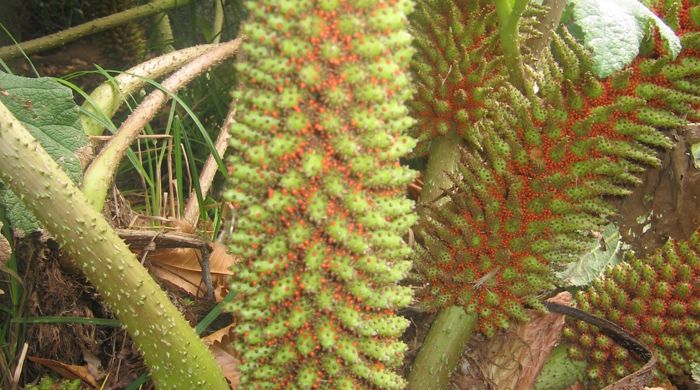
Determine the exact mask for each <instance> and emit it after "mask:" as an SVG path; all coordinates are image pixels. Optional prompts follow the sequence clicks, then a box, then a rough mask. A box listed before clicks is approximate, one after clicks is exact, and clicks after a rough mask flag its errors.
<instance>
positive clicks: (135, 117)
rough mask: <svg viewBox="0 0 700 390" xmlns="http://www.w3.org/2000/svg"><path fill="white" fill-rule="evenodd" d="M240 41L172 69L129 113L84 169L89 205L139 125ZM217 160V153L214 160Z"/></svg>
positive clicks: (96, 202) (102, 191) (101, 194)
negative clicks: (178, 68)
mask: <svg viewBox="0 0 700 390" xmlns="http://www.w3.org/2000/svg"><path fill="white" fill-rule="evenodd" d="M240 43H241V40H240V38H239V39H236V40H233V41H230V42H226V43H222V44H219V45H217V46H215V47H214V48H213V49H211V50H209V51H207V52H206V53H204V54H203V55H201V56H200V57H198V58H197V59H195V60H193V61H192V62H190V63H189V64H187V65H185V67H183V68H182V69H180V70H179V71H177V72H175V73H173V75H172V76H170V77H169V78H168V79H167V80H165V81H164V82H163V85H162V86H163V89H164V90H165V91H167V93H166V92H164V91H163V90H161V89H157V90H155V91H153V92H151V93H150V94H149V95H148V96H147V97H146V98H145V99H144V100H143V102H141V104H139V106H138V107H137V108H136V109H135V110H134V112H133V113H131V115H129V117H128V118H127V119H126V121H124V123H123V124H122V125H121V126H120V128H119V130H118V131H117V134H116V135H115V136H114V137H112V139H111V140H110V141H109V143H107V145H105V147H104V148H102V151H100V154H98V155H97V157H95V159H94V160H93V161H92V163H91V164H90V166H89V167H88V169H87V170H86V171H85V175H84V177H83V193H85V196H86V197H87V199H88V201H89V202H90V204H91V205H92V206H93V207H95V208H97V209H98V210H101V209H102V205H103V204H104V201H105V199H106V197H107V191H108V190H109V188H110V186H111V184H112V180H113V178H114V175H115V174H116V171H117V168H118V166H119V162H120V161H121V160H122V158H123V157H124V154H125V153H126V151H127V149H128V148H129V146H130V145H131V143H132V142H133V141H134V140H135V139H136V137H137V136H138V135H139V133H140V132H141V129H142V128H143V126H145V125H146V124H147V123H148V122H149V121H150V120H151V119H152V118H153V116H155V114H156V113H157V112H158V111H159V110H160V108H161V107H162V106H163V105H164V104H165V103H166V102H167V101H168V99H169V98H170V97H171V96H174V95H175V93H177V91H178V90H179V89H180V88H181V87H182V86H183V85H186V84H187V83H189V82H190V81H192V80H193V79H194V78H195V77H196V76H198V75H199V74H201V73H203V72H204V71H206V70H207V69H209V68H210V67H212V66H214V65H216V64H218V63H220V62H221V61H224V60H225V59H226V58H228V57H230V56H232V55H233V54H234V53H235V52H236V50H237V49H238V46H240ZM216 157H219V156H216ZM219 161H220V157H219V159H218V161H217V162H219Z"/></svg>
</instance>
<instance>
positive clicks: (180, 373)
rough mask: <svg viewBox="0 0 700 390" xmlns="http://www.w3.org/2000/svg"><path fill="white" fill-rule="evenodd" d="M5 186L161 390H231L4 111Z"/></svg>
mask: <svg viewBox="0 0 700 390" xmlns="http://www.w3.org/2000/svg"><path fill="white" fill-rule="evenodd" d="M0 180H2V181H3V183H4V184H5V185H7V186H8V188H10V189H11V190H12V191H13V192H15V194H17V195H18V197H19V198H20V199H22V201H23V202H24V204H25V205H26V206H27V208H28V209H29V210H30V211H31V212H32V213H33V214H34V215H35V216H36V218H37V219H38V220H39V221H40V222H41V224H42V225H43V226H44V227H45V228H46V229H47V231H48V232H49V233H50V234H51V235H52V236H54V237H55V238H56V240H57V241H58V242H59V243H60V244H61V246H62V249H63V250H64V251H65V252H66V253H67V254H68V255H69V257H70V259H71V261H73V262H74V264H75V265H76V266H77V267H78V268H79V269H80V270H81V271H82V272H83V274H84V275H85V277H86V278H87V279H88V280H89V281H90V282H91V283H92V284H93V285H94V286H95V287H96V288H97V290H98V291H99V293H100V295H101V296H102V298H103V299H104V301H105V304H106V306H107V307H108V308H109V309H110V310H111V311H112V312H113V313H114V314H115V316H116V317H117V318H118V319H119V320H120V321H121V323H122V324H123V326H124V328H125V329H126V330H127V331H128V332H129V334H130V335H131V337H132V338H133V340H134V343H135V344H136V345H137V346H138V347H139V349H140V351H141V353H142V354H143V357H144V360H145V362H146V364H147V365H148V367H149V370H150V372H151V375H152V377H153V381H154V383H155V384H156V386H157V387H158V388H159V389H176V388H179V389H195V388H198V389H222V390H224V389H228V388H229V385H228V383H227V382H226V379H224V376H223V374H222V372H221V368H220V367H219V365H218V364H217V362H216V360H215V359H214V357H213V356H212V354H211V353H210V352H209V350H208V349H207V347H206V346H205V345H204V343H202V341H201V340H200V339H199V337H198V336H197V334H196V333H195V331H194V329H192V328H191V327H190V326H189V324H188V323H187V321H186V320H185V319H184V317H183V316H182V314H181V313H180V312H179V311H178V310H177V308H175V306H174V305H173V304H172V302H170V300H169V299H168V297H167V296H166V295H165V293H164V292H163V290H161V289H160V287H159V286H158V284H156V282H155V281H154V280H153V279H152V278H151V277H150V275H149V274H148V271H146V269H145V268H144V267H143V266H141V264H139V261H138V260H137V259H136V257H135V256H134V254H133V253H132V252H131V251H130V250H129V248H128V247H127V246H126V244H125V243H124V241H122V240H121V239H120V238H119V236H118V235H117V233H116V232H115V231H114V230H113V229H112V228H111V227H110V226H109V224H108V223H107V221H106V220H105V219H104V217H103V216H102V215H101V214H100V213H99V212H98V211H97V210H95V209H94V208H93V207H92V206H91V205H90V204H89V203H88V200H87V198H86V197H85V195H83V193H82V192H81V191H80V190H79V189H78V188H77V187H76V186H75V185H74V184H73V182H72V181H71V179H70V178H69V177H68V175H66V173H65V172H63V171H62V170H61V168H60V167H59V166H58V163H56V161H54V160H53V159H52V158H51V157H50V156H49V154H48V153H47V152H46V151H45V150H44V149H43V148H42V147H41V145H40V144H39V142H37V140H36V139H35V138H34V137H33V136H32V135H31V134H30V133H29V131H28V130H27V128H26V127H25V126H24V124H23V123H22V122H20V121H19V120H18V119H17V118H15V116H14V115H13V114H12V112H10V111H9V110H8V109H7V108H6V107H5V105H4V104H2V103H0Z"/></svg>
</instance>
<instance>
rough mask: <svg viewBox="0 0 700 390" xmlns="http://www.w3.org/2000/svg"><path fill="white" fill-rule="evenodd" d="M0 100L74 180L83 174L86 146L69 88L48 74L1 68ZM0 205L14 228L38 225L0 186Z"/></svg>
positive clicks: (27, 230)
mask: <svg viewBox="0 0 700 390" xmlns="http://www.w3.org/2000/svg"><path fill="white" fill-rule="evenodd" d="M0 101H1V102H2V103H3V104H5V105H6V106H7V108H9V110H10V111H11V112H12V113H13V114H14V115H15V116H16V117H17V119H19V120H20V121H21V122H22V123H24V125H25V126H26V127H27V129H29V131H30V132H31V133H32V135H33V136H34V137H35V138H36V139H37V140H38V141H39V143H41V146H42V147H43V148H44V149H46V151H47V152H48V153H49V155H50V156H51V157H52V158H53V159H54V160H56V161H57V162H58V163H59V165H60V166H61V168H63V170H64V171H65V172H66V173H67V174H68V176H69V177H70V178H71V179H72V180H73V181H74V182H76V183H77V182H79V181H80V179H81V178H82V167H81V164H80V160H79V159H78V157H77V155H78V154H80V153H82V152H84V151H85V150H87V149H88V148H89V144H88V139H87V137H86V136H85V134H83V131H82V129H81V126H80V122H79V121H78V106H77V105H76V104H75V102H74V101H73V94H72V92H71V90H70V89H69V88H67V87H64V86H63V85H61V84H59V83H58V82H57V81H55V80H53V79H50V78H27V77H20V76H14V75H10V74H7V73H2V72H0ZM0 205H2V206H3V207H5V208H6V209H7V215H8V217H9V220H10V222H11V224H12V227H13V229H15V230H16V231H21V232H24V233H30V232H33V231H36V230H38V229H39V224H38V222H37V221H36V219H35V218H34V216H33V215H32V214H31V213H30V212H29V211H27V209H26V208H25V207H24V205H23V204H22V202H21V201H20V200H19V199H18V198H17V196H15V194H14V193H12V192H11V191H9V190H7V189H5V188H2V187H1V186H0Z"/></svg>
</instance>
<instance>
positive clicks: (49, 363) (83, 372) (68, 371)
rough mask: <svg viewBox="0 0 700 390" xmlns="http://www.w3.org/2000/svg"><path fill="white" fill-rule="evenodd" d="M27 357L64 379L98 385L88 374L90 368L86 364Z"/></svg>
mask: <svg viewBox="0 0 700 390" xmlns="http://www.w3.org/2000/svg"><path fill="white" fill-rule="evenodd" d="M27 359H29V360H31V361H33V362H34V363H37V364H41V365H42V366H44V367H46V368H48V369H50V370H52V371H53V372H55V373H56V374H58V375H60V376H61V377H63V378H65V379H80V380H81V381H83V382H85V383H87V384H89V385H90V386H92V387H93V388H97V387H98V385H97V381H96V380H95V377H94V376H92V374H90V370H89V369H88V367H87V366H77V365H72V364H65V363H61V362H59V361H57V360H53V359H43V358H40V357H36V356H28V357H27Z"/></svg>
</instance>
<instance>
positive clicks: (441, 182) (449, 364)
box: [408, 131, 477, 390]
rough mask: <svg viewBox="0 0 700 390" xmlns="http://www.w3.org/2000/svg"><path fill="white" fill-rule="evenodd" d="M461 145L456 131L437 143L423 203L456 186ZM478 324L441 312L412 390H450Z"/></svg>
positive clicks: (458, 311)
mask: <svg viewBox="0 0 700 390" xmlns="http://www.w3.org/2000/svg"><path fill="white" fill-rule="evenodd" d="M460 144H461V139H460V137H459V135H457V134H456V133H455V132H454V131H453V132H450V133H448V134H447V135H445V136H443V137H440V138H437V139H435V140H434V141H433V144H432V145H431V148H430V160H429V161H428V167H427V168H426V170H425V177H424V180H423V181H424V185H423V190H422V191H421V196H420V201H421V203H428V202H431V201H433V200H435V199H436V198H438V197H439V196H440V194H442V192H443V191H444V190H445V189H446V188H448V187H449V186H450V185H451V184H452V183H451V181H450V178H449V177H448V176H447V175H445V172H454V171H455V170H456V168H457V163H458V162H459V154H460V151H459V146H460ZM476 323H477V316H476V315H475V314H467V313H465V312H464V309H462V308H461V307H458V306H452V307H448V308H446V309H443V310H442V311H440V313H438V315H437V317H435V320H434V321H433V323H432V324H431V326H430V331H429V332H428V335H427V336H426V337H425V340H424V341H423V345H422V347H421V349H420V351H418V355H417V356H416V359H415V360H414V361H413V366H412V367H411V372H410V374H409V376H408V388H409V389H411V390H439V389H445V388H447V385H448V383H449V380H450V374H452V371H453V370H454V368H455V367H456V366H457V363H458V362H459V359H460V357H461V356H462V353H463V352H464V349H465V347H466V345H467V342H468V341H469V338H470V337H471V334H472V332H473V331H474V328H475V327H476Z"/></svg>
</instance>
